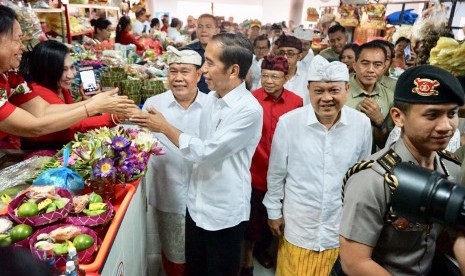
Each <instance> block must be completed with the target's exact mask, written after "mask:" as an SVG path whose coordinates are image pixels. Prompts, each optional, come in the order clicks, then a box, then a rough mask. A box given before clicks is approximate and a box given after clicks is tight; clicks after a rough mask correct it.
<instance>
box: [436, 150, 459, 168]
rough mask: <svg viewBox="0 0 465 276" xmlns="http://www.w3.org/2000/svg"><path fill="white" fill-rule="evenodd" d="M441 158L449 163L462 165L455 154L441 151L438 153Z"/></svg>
mask: <svg viewBox="0 0 465 276" xmlns="http://www.w3.org/2000/svg"><path fill="white" fill-rule="evenodd" d="M437 153H438V155H439V157H441V158H444V159H446V160H448V161H451V162H453V163H455V164H457V165H459V166H461V165H462V162H460V160H459V159H458V158H457V156H455V154H453V153H452V152H450V151H448V150H441V151H438V152H437Z"/></svg>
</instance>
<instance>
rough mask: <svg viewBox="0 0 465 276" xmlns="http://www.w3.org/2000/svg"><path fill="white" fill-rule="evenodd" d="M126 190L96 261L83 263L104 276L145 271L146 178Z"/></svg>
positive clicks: (89, 271)
mask: <svg viewBox="0 0 465 276" xmlns="http://www.w3.org/2000/svg"><path fill="white" fill-rule="evenodd" d="M125 189H128V190H129V191H128V192H127V193H126V194H125V195H124V199H123V201H122V202H121V205H120V206H119V208H118V210H116V214H115V217H114V218H113V220H112V221H111V224H110V226H109V228H108V232H107V234H106V235H105V238H104V240H103V242H102V246H101V247H100V249H99V251H98V252H97V256H96V258H95V260H94V262H93V263H91V264H86V265H81V268H82V269H84V270H85V271H86V273H92V275H105V276H110V275H115V276H119V275H145V274H146V270H147V259H146V244H147V242H146V225H145V224H146V221H145V213H146V209H147V200H146V192H145V181H143V180H142V181H137V182H135V183H133V184H127V185H126V187H125ZM120 191H121V190H120ZM119 196H123V194H120V195H119ZM116 201H118V190H117V199H116Z"/></svg>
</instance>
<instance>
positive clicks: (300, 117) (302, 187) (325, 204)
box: [263, 105, 372, 251]
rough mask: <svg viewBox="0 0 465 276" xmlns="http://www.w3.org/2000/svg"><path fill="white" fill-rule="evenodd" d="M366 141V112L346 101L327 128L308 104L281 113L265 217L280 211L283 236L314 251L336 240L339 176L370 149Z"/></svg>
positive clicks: (368, 138)
mask: <svg viewBox="0 0 465 276" xmlns="http://www.w3.org/2000/svg"><path fill="white" fill-rule="evenodd" d="M371 143H372V134H371V124H370V120H369V119H368V117H367V116H365V115H364V114H362V113H361V112H358V111H356V110H355V109H352V108H349V107H346V106H344V107H343V108H342V110H341V117H340V120H339V121H338V122H337V123H336V124H335V125H334V126H333V127H332V128H331V129H330V130H328V129H327V128H326V127H325V126H324V125H322V124H321V123H320V122H319V121H318V120H317V118H316V115H315V112H314V111H313V108H312V106H311V105H306V106H304V107H301V108H298V109H295V110H293V111H291V112H289V113H286V114H285V115H283V116H282V117H280V119H279V122H278V125H277V127H276V131H275V134H274V137H273V143H272V146H271V156H270V165H269V167H268V176H267V181H268V191H267V193H266V195H265V198H264V199H263V204H264V205H265V206H266V208H267V212H268V217H269V218H270V219H278V218H281V217H283V216H284V223H285V227H284V236H285V237H286V240H288V241H289V242H290V243H292V244H294V245H296V246H299V247H302V248H306V249H309V250H314V251H322V250H325V249H331V248H337V247H338V246H339V242H338V237H339V222H340V220H341V209H342V208H341V207H342V202H341V189H342V180H343V178H344V175H345V173H346V172H347V170H348V169H349V168H350V167H351V166H352V165H354V164H355V163H356V162H357V161H360V160H362V159H364V158H366V157H368V156H369V155H370V152H371ZM283 198H284V201H283V203H281V200H282V199H283Z"/></svg>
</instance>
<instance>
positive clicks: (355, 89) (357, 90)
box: [349, 74, 379, 98]
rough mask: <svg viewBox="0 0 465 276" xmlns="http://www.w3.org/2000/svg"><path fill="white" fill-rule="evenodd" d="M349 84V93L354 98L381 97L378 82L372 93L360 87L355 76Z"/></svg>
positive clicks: (352, 76) (351, 77)
mask: <svg viewBox="0 0 465 276" xmlns="http://www.w3.org/2000/svg"><path fill="white" fill-rule="evenodd" d="M349 83H350V87H349V91H350V94H351V96H352V98H357V97H362V96H367V97H373V96H375V95H379V89H378V88H379V86H378V81H377V82H376V83H375V87H373V91H372V92H371V93H368V92H366V91H365V90H363V88H362V87H361V86H360V84H359V83H358V81H357V79H356V78H355V74H353V75H351V76H350V79H349Z"/></svg>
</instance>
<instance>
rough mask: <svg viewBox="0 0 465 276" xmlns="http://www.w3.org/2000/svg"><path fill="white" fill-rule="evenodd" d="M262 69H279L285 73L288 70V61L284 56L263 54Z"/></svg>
mask: <svg viewBox="0 0 465 276" xmlns="http://www.w3.org/2000/svg"><path fill="white" fill-rule="evenodd" d="M262 69H266V70H273V71H281V72H283V73H284V75H287V72H288V71H289V63H288V62H287V59H286V58H285V57H281V56H275V57H272V56H264V57H263V61H262Z"/></svg>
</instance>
